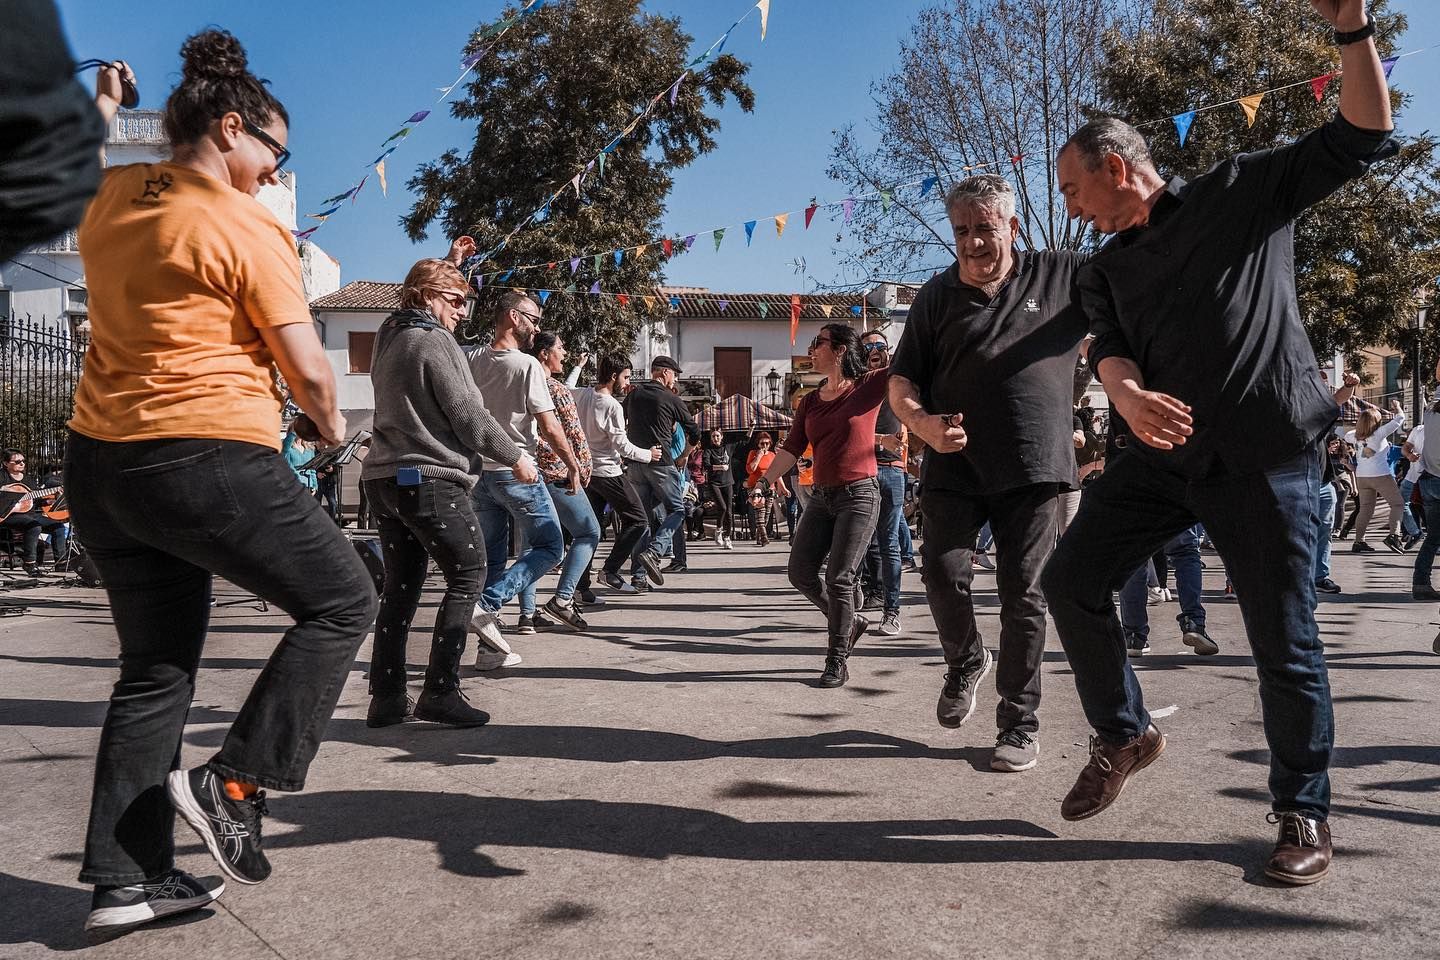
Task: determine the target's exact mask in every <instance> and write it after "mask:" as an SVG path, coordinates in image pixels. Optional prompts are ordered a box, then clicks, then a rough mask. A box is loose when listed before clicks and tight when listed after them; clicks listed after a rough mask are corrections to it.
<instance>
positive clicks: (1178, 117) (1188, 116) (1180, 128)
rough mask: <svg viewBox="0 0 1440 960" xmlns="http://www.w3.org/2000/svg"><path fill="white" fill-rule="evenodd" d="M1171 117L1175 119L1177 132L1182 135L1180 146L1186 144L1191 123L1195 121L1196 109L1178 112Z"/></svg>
mask: <svg viewBox="0 0 1440 960" xmlns="http://www.w3.org/2000/svg"><path fill="white" fill-rule="evenodd" d="M1170 119H1171V120H1173V121H1175V132H1176V133H1177V134H1179V135H1180V146H1182V147H1183V146H1185V138H1186V137H1188V136H1190V124H1192V123H1194V122H1195V111H1194V110H1191V111H1190V112H1189V113H1177V114H1175V116H1173V117H1171V118H1170Z"/></svg>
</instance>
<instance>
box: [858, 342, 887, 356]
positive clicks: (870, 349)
mask: <svg viewBox="0 0 1440 960" xmlns="http://www.w3.org/2000/svg"><path fill="white" fill-rule="evenodd" d="M862 346H864V348H865V352H866V353H874V352H875V351H876V350H889V349H890V344H888V343H886V342H885V341H884V340H872V341H870V342H869V343H866V344H862Z"/></svg>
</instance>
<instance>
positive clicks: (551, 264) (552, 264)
mask: <svg viewBox="0 0 1440 960" xmlns="http://www.w3.org/2000/svg"><path fill="white" fill-rule="evenodd" d="M545 269H546V270H554V269H555V261H554V260H551V261H550V262H549V263H547V264H545Z"/></svg>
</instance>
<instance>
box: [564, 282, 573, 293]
mask: <svg viewBox="0 0 1440 960" xmlns="http://www.w3.org/2000/svg"><path fill="white" fill-rule="evenodd" d="M565 292H566V293H574V292H575V284H573V283H567V284H566V285H565Z"/></svg>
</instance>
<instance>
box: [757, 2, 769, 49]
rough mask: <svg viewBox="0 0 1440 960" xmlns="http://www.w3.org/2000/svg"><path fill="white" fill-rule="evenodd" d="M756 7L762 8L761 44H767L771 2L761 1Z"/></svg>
mask: <svg viewBox="0 0 1440 960" xmlns="http://www.w3.org/2000/svg"><path fill="white" fill-rule="evenodd" d="M755 6H757V7H759V8H760V42H761V43H764V42H765V28H766V26H768V25H769V23H770V0H759V2H758V3H756V4H755Z"/></svg>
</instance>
